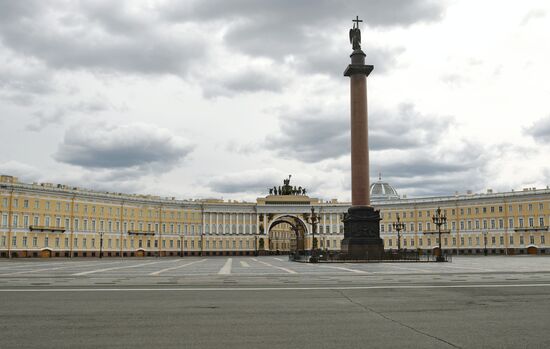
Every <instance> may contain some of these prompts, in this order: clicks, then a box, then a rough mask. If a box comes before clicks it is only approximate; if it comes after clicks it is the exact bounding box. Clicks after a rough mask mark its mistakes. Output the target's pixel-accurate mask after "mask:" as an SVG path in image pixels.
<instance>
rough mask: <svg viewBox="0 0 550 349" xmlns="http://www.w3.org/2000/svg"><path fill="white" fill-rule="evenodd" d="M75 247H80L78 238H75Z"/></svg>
mask: <svg viewBox="0 0 550 349" xmlns="http://www.w3.org/2000/svg"><path fill="white" fill-rule="evenodd" d="M73 247H75V248H76V247H78V238H74V243H73Z"/></svg>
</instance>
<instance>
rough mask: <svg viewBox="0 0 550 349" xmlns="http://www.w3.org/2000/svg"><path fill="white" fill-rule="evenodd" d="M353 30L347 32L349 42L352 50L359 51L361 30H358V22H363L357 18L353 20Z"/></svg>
mask: <svg viewBox="0 0 550 349" xmlns="http://www.w3.org/2000/svg"><path fill="white" fill-rule="evenodd" d="M353 22H355V23H353V28H351V29H350V30H349V42H350V43H351V45H352V47H353V49H354V50H360V49H361V30H359V22H363V21H362V20H360V19H359V16H357V17H356V19H354V20H353Z"/></svg>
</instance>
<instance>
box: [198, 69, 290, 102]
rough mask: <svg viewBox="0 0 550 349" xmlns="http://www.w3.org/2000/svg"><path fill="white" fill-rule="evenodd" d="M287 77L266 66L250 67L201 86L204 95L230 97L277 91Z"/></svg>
mask: <svg viewBox="0 0 550 349" xmlns="http://www.w3.org/2000/svg"><path fill="white" fill-rule="evenodd" d="M287 81H288V79H285V78H284V77H283V76H280V75H276V74H275V73H274V72H272V71H270V70H269V69H268V68H266V69H259V68H252V69H246V70H242V71H239V72H236V73H232V74H228V75H227V76H222V77H220V78H218V80H217V83H215V84H205V85H204V86H203V93H204V96H205V97H207V98H211V97H220V96H222V97H231V96H233V95H235V94H237V93H250V92H260V91H264V92H279V91H281V90H282V89H283V87H284V86H285V84H286V83H287Z"/></svg>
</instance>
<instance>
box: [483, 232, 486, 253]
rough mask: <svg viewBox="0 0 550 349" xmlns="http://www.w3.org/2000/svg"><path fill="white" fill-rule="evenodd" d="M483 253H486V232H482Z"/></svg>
mask: <svg viewBox="0 0 550 349" xmlns="http://www.w3.org/2000/svg"><path fill="white" fill-rule="evenodd" d="M483 254H484V255H487V232H486V231H484V232H483Z"/></svg>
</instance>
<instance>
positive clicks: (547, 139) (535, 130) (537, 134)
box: [524, 114, 550, 144]
mask: <svg viewBox="0 0 550 349" xmlns="http://www.w3.org/2000/svg"><path fill="white" fill-rule="evenodd" d="M524 132H525V133H526V134H527V135H530V136H531V137H533V138H534V139H535V140H536V141H537V142H541V143H548V144H550V114H549V115H548V116H546V117H544V118H542V119H539V120H537V121H535V122H534V123H533V125H532V126H531V127H528V128H526V129H525V130H524Z"/></svg>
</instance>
